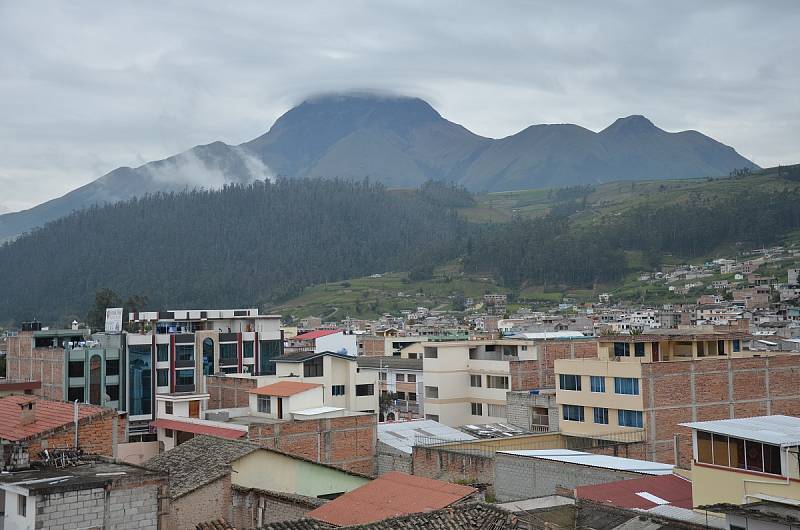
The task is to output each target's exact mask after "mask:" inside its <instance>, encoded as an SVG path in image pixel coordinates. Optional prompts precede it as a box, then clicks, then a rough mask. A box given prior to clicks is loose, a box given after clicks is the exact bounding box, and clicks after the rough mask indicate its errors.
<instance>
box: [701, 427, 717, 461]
mask: <svg viewBox="0 0 800 530" xmlns="http://www.w3.org/2000/svg"><path fill="white" fill-rule="evenodd" d="M697 461H698V462H703V463H705V464H713V463H714V450H713V445H712V443H711V433H709V432H702V431H697Z"/></svg>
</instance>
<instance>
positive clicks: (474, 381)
mask: <svg viewBox="0 0 800 530" xmlns="http://www.w3.org/2000/svg"><path fill="white" fill-rule="evenodd" d="M482 378H483V376H481V375H474V374H470V376H469V386H471V387H472V388H480V387H481V386H483V385H482V384H481V379H482Z"/></svg>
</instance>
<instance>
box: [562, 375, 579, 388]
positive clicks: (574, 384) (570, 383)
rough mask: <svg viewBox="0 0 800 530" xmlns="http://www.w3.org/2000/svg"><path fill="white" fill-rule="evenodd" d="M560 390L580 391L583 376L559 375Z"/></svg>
mask: <svg viewBox="0 0 800 530" xmlns="http://www.w3.org/2000/svg"><path fill="white" fill-rule="evenodd" d="M558 382H559V388H561V390H580V389H581V376H579V375H572V374H559V376H558Z"/></svg>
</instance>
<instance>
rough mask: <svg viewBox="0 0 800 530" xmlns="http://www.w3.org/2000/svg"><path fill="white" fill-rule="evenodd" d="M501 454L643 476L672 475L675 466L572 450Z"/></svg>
mask: <svg viewBox="0 0 800 530" xmlns="http://www.w3.org/2000/svg"><path fill="white" fill-rule="evenodd" d="M500 453H503V454H508V455H516V456H524V457H528V458H542V459H544V460H553V461H556V462H564V463H565V464H578V465H582V466H590V467H600V468H604V469H615V470H617V471H629V472H631V473H641V474H643V475H670V474H672V469H673V466H672V465H670V464H659V463H658V462H648V461H647V460H636V459H634V458H622V457H619V456H609V455H597V454H594V453H584V452H582V451H572V450H570V449H525V450H521V451H500Z"/></svg>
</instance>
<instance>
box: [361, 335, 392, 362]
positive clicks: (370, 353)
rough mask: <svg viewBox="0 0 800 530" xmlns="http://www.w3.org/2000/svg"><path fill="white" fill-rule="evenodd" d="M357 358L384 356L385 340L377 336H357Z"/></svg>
mask: <svg viewBox="0 0 800 530" xmlns="http://www.w3.org/2000/svg"><path fill="white" fill-rule="evenodd" d="M357 340H358V356H359V357H361V356H364V357H376V356H383V355H385V354H386V352H385V351H384V347H385V345H386V338H385V337H379V336H377V335H357Z"/></svg>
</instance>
